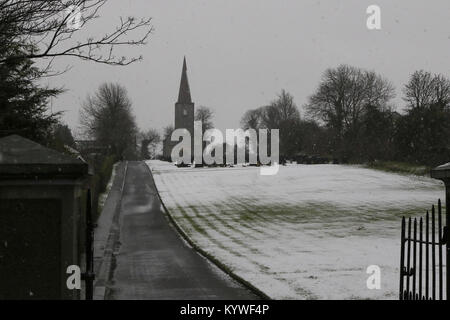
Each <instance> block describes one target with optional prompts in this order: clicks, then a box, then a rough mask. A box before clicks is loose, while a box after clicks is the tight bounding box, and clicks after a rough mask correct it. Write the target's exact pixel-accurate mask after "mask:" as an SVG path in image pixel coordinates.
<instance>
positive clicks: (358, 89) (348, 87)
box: [241, 65, 450, 165]
mask: <svg viewBox="0 0 450 320" xmlns="http://www.w3.org/2000/svg"><path fill="white" fill-rule="evenodd" d="M393 98H395V88H394V86H393V85H392V83H391V82H390V81H389V80H387V79H386V78H384V77H382V76H381V75H379V74H377V73H376V72H374V71H368V70H364V69H361V68H356V67H353V66H349V65H340V66H338V67H337V68H330V69H327V70H326V71H325V72H324V74H323V77H322V79H321V81H320V83H319V86H318V88H317V89H316V91H315V92H314V93H313V94H312V95H311V96H310V97H309V99H308V103H307V104H306V105H305V106H304V110H305V114H306V117H305V118H304V119H301V118H300V113H299V109H298V107H297V106H296V105H295V103H294V100H293V97H292V96H291V95H290V94H289V93H287V92H286V91H284V90H283V91H282V92H281V93H280V95H279V96H278V97H277V98H276V99H275V100H274V101H272V102H271V103H270V105H268V106H263V107H260V108H257V109H254V110H249V111H247V112H246V113H245V114H244V115H243V117H242V119H241V127H242V128H243V129H248V128H253V129H261V128H265V129H269V130H270V129H280V155H281V156H282V157H284V158H288V159H294V158H295V157H297V156H298V155H299V154H308V155H316V156H321V157H326V158H328V159H335V161H339V162H354V163H361V162H372V161H376V160H381V161H387V160H394V161H405V162H411V163H420V164H425V165H437V164H440V163H444V162H447V161H448V160H449V159H450V143H449V139H448V137H449V136H450V80H449V79H448V78H446V77H444V76H443V75H439V74H437V75H433V74H431V73H430V72H426V71H423V70H420V71H416V72H414V73H413V74H412V75H411V77H410V79H409V81H408V83H407V84H405V86H404V88H403V100H404V101H405V103H406V112H405V113H404V114H400V113H398V112H396V111H395V107H394V105H393V104H392V100H393Z"/></svg>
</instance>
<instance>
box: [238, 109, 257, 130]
mask: <svg viewBox="0 0 450 320" xmlns="http://www.w3.org/2000/svg"><path fill="white" fill-rule="evenodd" d="M261 111H262V109H261V108H258V109H252V110H248V111H246V112H245V113H244V115H243V116H242V118H241V127H242V129H244V130H247V129H254V130H258V129H259V128H260V127H261V122H262V115H261Z"/></svg>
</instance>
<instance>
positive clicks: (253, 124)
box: [241, 90, 300, 156]
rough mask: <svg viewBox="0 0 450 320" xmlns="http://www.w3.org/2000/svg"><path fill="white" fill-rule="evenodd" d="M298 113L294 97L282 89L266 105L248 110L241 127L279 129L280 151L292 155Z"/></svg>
mask: <svg viewBox="0 0 450 320" xmlns="http://www.w3.org/2000/svg"><path fill="white" fill-rule="evenodd" d="M299 124H300V113H299V111H298V108H297V105H296V104H295V102H294V97H293V96H292V95H291V94H289V93H288V92H286V91H285V90H282V91H281V93H280V94H279V95H278V97H277V98H276V99H275V100H273V101H272V103H271V104H270V105H268V106H264V107H260V108H258V109H253V110H248V111H247V112H246V113H245V114H244V116H243V117H242V119H241V127H242V128H243V129H244V130H247V129H255V130H258V129H267V130H268V132H270V130H271V129H279V130H280V152H281V154H282V155H284V156H292V155H293V154H294V153H295V151H296V150H297V148H298V129H299Z"/></svg>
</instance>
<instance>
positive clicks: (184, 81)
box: [178, 57, 192, 103]
mask: <svg viewBox="0 0 450 320" xmlns="http://www.w3.org/2000/svg"><path fill="white" fill-rule="evenodd" d="M178 103H192V100H191V90H190V89H189V81H188V77H187V66H186V57H184V60H183V72H182V73H181V82H180V92H179V93H178Z"/></svg>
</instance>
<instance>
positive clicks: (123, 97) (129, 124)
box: [80, 83, 137, 158]
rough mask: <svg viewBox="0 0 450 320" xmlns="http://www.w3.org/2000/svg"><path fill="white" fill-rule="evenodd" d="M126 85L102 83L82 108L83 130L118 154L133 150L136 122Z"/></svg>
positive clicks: (120, 156) (122, 155)
mask: <svg viewBox="0 0 450 320" xmlns="http://www.w3.org/2000/svg"><path fill="white" fill-rule="evenodd" d="M131 106H132V103H131V100H130V98H129V97H128V93H127V90H126V89H125V87H123V86H121V85H119V84H111V83H109V84H103V85H101V86H100V88H99V89H98V91H97V92H96V93H95V94H94V95H93V96H88V97H87V99H86V101H85V102H84V104H83V106H82V109H81V111H80V122H81V125H82V127H83V129H84V132H85V133H86V134H87V135H89V136H90V137H91V138H93V139H95V140H96V141H97V142H98V143H100V144H101V145H103V146H105V147H107V148H108V149H109V150H110V152H111V153H112V154H114V155H116V156H118V157H119V158H124V157H125V154H126V152H128V153H129V152H133V151H135V150H133V149H135V146H136V135H137V126H136V122H135V118H134V115H133V113H132V109H131Z"/></svg>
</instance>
